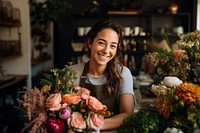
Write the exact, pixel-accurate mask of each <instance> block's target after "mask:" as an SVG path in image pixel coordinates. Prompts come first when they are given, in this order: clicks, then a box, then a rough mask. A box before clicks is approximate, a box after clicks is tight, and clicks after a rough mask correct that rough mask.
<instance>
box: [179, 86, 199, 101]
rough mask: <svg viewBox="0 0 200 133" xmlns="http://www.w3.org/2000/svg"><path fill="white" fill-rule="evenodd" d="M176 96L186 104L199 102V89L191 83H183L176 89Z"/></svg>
mask: <svg viewBox="0 0 200 133" xmlns="http://www.w3.org/2000/svg"><path fill="white" fill-rule="evenodd" d="M176 95H177V96H178V97H179V99H180V100H182V101H184V102H187V103H188V104H192V103H196V102H197V101H199V100H200V87H199V86H198V85H195V84H192V83H183V84H181V85H180V86H177V87H176Z"/></svg>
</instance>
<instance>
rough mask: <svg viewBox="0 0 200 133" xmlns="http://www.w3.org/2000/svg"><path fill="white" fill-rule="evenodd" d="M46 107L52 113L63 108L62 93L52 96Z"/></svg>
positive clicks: (48, 99)
mask: <svg viewBox="0 0 200 133" xmlns="http://www.w3.org/2000/svg"><path fill="white" fill-rule="evenodd" d="M46 107H47V108H48V109H49V110H52V111H54V110H59V109H60V107H61V95H60V93H55V94H51V95H50V96H49V97H48V98H47V100H46Z"/></svg>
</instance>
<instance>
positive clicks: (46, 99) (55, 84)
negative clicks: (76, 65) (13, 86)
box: [17, 66, 110, 133]
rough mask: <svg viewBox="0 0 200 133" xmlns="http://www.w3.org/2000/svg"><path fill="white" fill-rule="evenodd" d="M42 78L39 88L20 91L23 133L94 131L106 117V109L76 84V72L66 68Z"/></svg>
mask: <svg viewBox="0 0 200 133" xmlns="http://www.w3.org/2000/svg"><path fill="white" fill-rule="evenodd" d="M50 72H51V73H50V74H46V75H45V78H44V79H41V84H42V87H41V89H39V88H34V89H28V88H25V90H24V91H23V92H22V95H21V98H20V99H18V102H19V107H17V108H18V109H20V110H22V111H23V112H24V114H25V118H26V120H27V121H26V123H25V127H24V128H23V130H22V132H26V131H28V132H29V133H36V132H37V133H39V132H41V133H47V132H48V133H65V132H66V133H67V132H87V133H89V132H93V131H94V132H95V131H99V130H100V129H101V128H102V126H103V124H104V117H109V116H110V112H109V111H108V110H107V107H106V106H105V105H103V104H102V103H101V102H100V101H98V100H97V99H96V98H95V97H93V96H91V95H90V91H89V90H88V89H86V88H81V87H79V86H77V85H76V84H75V80H76V78H77V77H76V72H75V71H74V70H73V69H72V68H70V67H69V66H65V67H64V68H63V69H57V68H53V69H51V70H50Z"/></svg>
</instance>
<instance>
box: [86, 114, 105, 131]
mask: <svg viewBox="0 0 200 133" xmlns="http://www.w3.org/2000/svg"><path fill="white" fill-rule="evenodd" d="M87 125H88V127H89V128H91V129H94V130H96V131H97V130H100V129H101V128H102V127H103V125H104V118H103V116H102V115H99V114H96V113H93V112H90V113H89V115H88V118H87Z"/></svg>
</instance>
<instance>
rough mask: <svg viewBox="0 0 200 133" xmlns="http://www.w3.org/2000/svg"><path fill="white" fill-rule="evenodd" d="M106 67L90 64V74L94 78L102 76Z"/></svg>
mask: <svg viewBox="0 0 200 133" xmlns="http://www.w3.org/2000/svg"><path fill="white" fill-rule="evenodd" d="M105 69H106V66H100V65H97V64H95V63H92V62H91V61H90V62H89V71H88V73H89V74H90V75H93V76H101V75H103V74H104V71H105Z"/></svg>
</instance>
